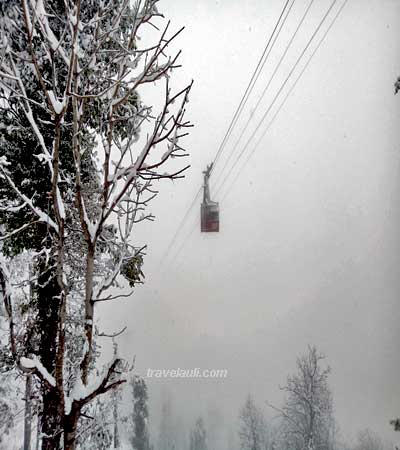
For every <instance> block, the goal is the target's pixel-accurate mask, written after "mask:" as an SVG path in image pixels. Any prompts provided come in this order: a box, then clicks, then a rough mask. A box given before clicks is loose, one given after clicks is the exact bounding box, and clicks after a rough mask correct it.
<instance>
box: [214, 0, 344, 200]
mask: <svg viewBox="0 0 400 450" xmlns="http://www.w3.org/2000/svg"><path fill="white" fill-rule="evenodd" d="M347 2H348V0H344V2H343V3H342V5H341V7H340V8H339V9H338V11H337V13H336V15H335V16H334V18H333V20H332V22H331V23H330V25H329V27H328V28H327V29H326V30H325V32H324V34H323V36H322V38H321V39H320V41H319V42H318V45H317V46H316V47H315V49H314V50H313V52H312V53H311V55H310V57H309V58H308V60H307V62H306V64H305V65H304V67H303V69H302V70H301V71H300V73H299V75H298V76H297V78H296V80H295V82H294V83H293V84H292V86H291V87H290V89H289V90H288V92H287V94H286V96H285V97H284V99H283V101H282V102H281V104H280V105H279V107H278V109H277V110H276V112H275V114H274V115H273V117H272V119H271V120H270V121H269V122H268V125H267V127H266V128H265V130H264V132H263V133H262V135H261V136H260V138H259V139H258V141H257V143H256V145H255V146H254V147H253V149H252V151H251V152H250V153H249V154H248V156H247V158H246V160H245V162H244V164H243V166H242V168H244V167H245V166H246V165H247V164H248V162H249V161H250V159H251V157H252V156H253V154H254V152H255V151H256V149H257V148H258V146H259V145H260V143H261V141H262V140H263V139H264V137H265V135H266V133H267V131H268V130H269V129H270V128H271V126H272V124H273V123H274V121H275V119H276V117H277V116H278V114H279V113H280V111H281V109H282V108H283V106H284V105H285V103H286V101H287V99H288V98H289V96H290V95H291V94H292V92H293V90H294V89H295V87H296V85H297V83H298V82H299V80H300V79H301V77H302V76H303V74H304V72H305V71H306V70H307V67H308V66H309V64H310V62H311V60H312V59H313V57H314V56H315V54H316V53H317V51H318V50H319V48H320V47H321V45H322V43H323V42H324V40H325V38H326V36H327V35H328V33H329V31H330V30H331V28H332V27H333V25H334V24H335V22H336V21H337V19H338V17H339V16H340V14H341V13H342V11H343V9H344V7H345V5H346V4H347ZM239 175H240V171H239V172H238V173H237V174H236V176H235V178H234V179H233V181H232V183H231V184H230V185H229V188H228V189H227V191H226V193H225V195H224V196H223V198H222V200H221V201H224V200H225V199H226V197H227V196H228V195H229V192H230V191H231V188H232V186H233V185H234V184H235V182H236V181H237V179H238V178H239Z"/></svg>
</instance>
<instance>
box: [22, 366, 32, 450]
mask: <svg viewBox="0 0 400 450" xmlns="http://www.w3.org/2000/svg"><path fill="white" fill-rule="evenodd" d="M31 392H32V375H30V374H29V375H27V376H26V384H25V422H24V450H31V434H32V398H31Z"/></svg>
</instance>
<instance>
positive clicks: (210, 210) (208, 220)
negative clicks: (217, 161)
mask: <svg viewBox="0 0 400 450" xmlns="http://www.w3.org/2000/svg"><path fill="white" fill-rule="evenodd" d="M212 166H213V165H212V164H210V165H209V166H207V169H206V170H205V171H204V172H203V174H204V185H203V203H202V204H201V209H200V214H201V231H202V232H205V233H209V232H218V231H219V205H218V203H217V202H213V201H212V200H211V199H210V185H209V180H210V174H211V169H212Z"/></svg>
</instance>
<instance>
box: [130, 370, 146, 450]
mask: <svg viewBox="0 0 400 450" xmlns="http://www.w3.org/2000/svg"><path fill="white" fill-rule="evenodd" d="M131 386H132V396H133V411H132V422H133V436H132V437H131V439H130V441H131V444H132V447H133V448H134V449H135V450H149V449H150V442H149V430H148V418H149V411H148V406H147V401H148V394H147V386H146V382H145V380H144V379H143V378H142V377H140V376H138V375H135V376H134V377H133V379H132V381H131Z"/></svg>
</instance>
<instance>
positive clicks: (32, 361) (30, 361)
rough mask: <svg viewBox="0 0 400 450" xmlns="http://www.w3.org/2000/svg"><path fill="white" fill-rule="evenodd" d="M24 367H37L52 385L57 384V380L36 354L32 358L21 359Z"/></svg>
mask: <svg viewBox="0 0 400 450" xmlns="http://www.w3.org/2000/svg"><path fill="white" fill-rule="evenodd" d="M19 362H20V364H21V366H22V368H24V369H36V370H37V371H38V372H39V373H40V375H41V376H42V378H43V379H45V380H46V381H47V382H48V383H49V384H50V385H51V386H55V385H56V380H55V379H54V377H53V376H52V375H50V374H49V372H48V371H47V369H46V368H45V367H44V366H43V364H42V363H41V362H40V360H39V358H38V357H37V356H36V355H34V356H33V357H32V358H26V357H24V356H23V357H22V358H21V359H20V360H19Z"/></svg>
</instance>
